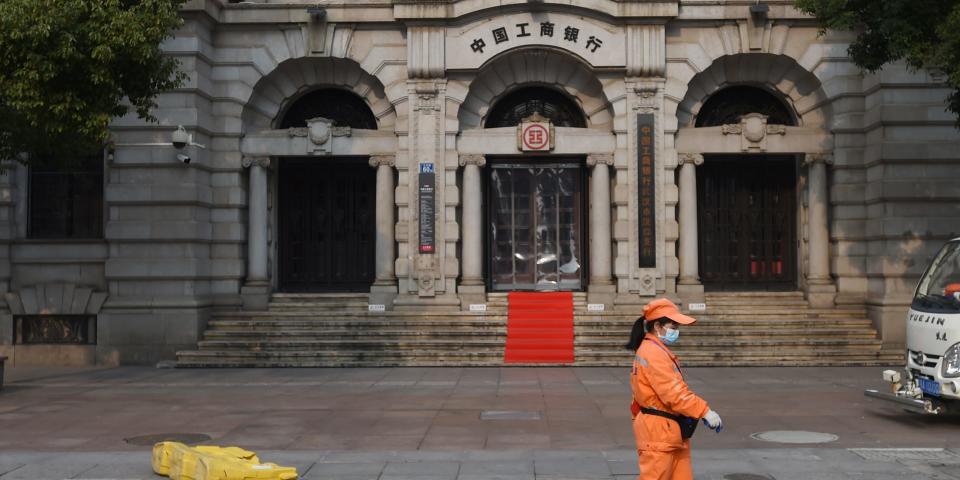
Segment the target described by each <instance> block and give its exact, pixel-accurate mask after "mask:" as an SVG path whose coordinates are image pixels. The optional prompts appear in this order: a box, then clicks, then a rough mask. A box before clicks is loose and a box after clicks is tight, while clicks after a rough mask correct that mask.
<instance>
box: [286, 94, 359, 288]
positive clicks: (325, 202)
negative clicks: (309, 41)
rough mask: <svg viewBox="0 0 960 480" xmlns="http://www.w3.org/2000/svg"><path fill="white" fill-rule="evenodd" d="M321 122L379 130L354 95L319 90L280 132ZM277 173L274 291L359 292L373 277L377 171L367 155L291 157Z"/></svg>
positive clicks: (301, 101) (293, 110)
mask: <svg viewBox="0 0 960 480" xmlns="http://www.w3.org/2000/svg"><path fill="white" fill-rule="evenodd" d="M317 117H322V118H326V119H329V120H332V121H333V126H334V127H351V128H356V129H376V128H377V120H376V117H375V116H374V115H373V112H372V111H371V110H370V107H369V106H368V105H367V103H366V102H365V101H364V99H362V98H360V97H359V96H357V95H356V94H354V93H353V92H351V91H348V90H345V89H340V88H322V89H317V90H313V91H310V92H307V93H305V94H302V95H301V96H300V97H298V98H296V99H295V100H294V101H293V102H292V103H291V104H290V105H289V106H288V107H287V108H286V109H285V110H284V113H282V114H281V116H280V117H279V119H278V120H279V121H278V122H277V127H278V128H296V127H306V126H307V120H309V119H313V118H317ZM279 163H280V166H279V175H278V180H277V181H278V186H277V189H278V195H277V197H278V201H279V212H278V233H279V235H278V237H279V248H278V258H279V262H278V274H279V280H280V281H279V288H280V290H282V291H287V292H364V291H369V288H370V284H371V283H373V280H374V275H375V271H374V269H375V265H374V259H375V256H376V255H375V254H376V238H375V234H376V213H375V211H376V210H375V209H376V191H375V186H376V177H375V175H376V171H375V170H374V169H372V168H370V166H369V165H368V164H367V158H366V157H333V158H330V157H322V158H316V157H289V158H282V159H280V162H279Z"/></svg>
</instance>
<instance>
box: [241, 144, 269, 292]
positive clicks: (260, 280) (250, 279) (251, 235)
mask: <svg viewBox="0 0 960 480" xmlns="http://www.w3.org/2000/svg"><path fill="white" fill-rule="evenodd" d="M242 164H243V166H244V168H247V169H248V170H249V171H250V174H249V182H250V185H249V189H248V191H247V215H248V218H247V278H246V281H245V282H244V284H243V287H241V288H240V296H241V298H242V299H243V308H244V310H265V309H266V308H267V304H268V303H269V301H270V279H269V277H268V275H267V170H268V169H269V168H270V157H244V158H243V162H242Z"/></svg>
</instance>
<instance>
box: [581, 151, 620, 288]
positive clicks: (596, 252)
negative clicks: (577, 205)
mask: <svg viewBox="0 0 960 480" xmlns="http://www.w3.org/2000/svg"><path fill="white" fill-rule="evenodd" d="M612 165H613V155H612V154H593V155H588V156H587V166H589V167H591V170H592V171H591V174H590V242H589V245H590V263H589V264H590V283H589V285H588V286H587V292H588V293H587V300H588V301H589V302H590V303H603V304H607V305H612V304H613V301H614V299H615V297H616V291H617V290H616V285H614V284H613V280H612V272H613V260H612V258H613V256H612V255H611V252H610V239H611V231H610V167H611V166H612Z"/></svg>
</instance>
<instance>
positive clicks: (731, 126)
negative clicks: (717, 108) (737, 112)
mask: <svg viewBox="0 0 960 480" xmlns="http://www.w3.org/2000/svg"><path fill="white" fill-rule="evenodd" d="M720 131H721V132H723V134H724V135H731V134H735V135H740V134H741V133H743V129H742V128H740V124H739V123H728V124H726V125H721V126H720Z"/></svg>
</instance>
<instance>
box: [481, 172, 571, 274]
mask: <svg viewBox="0 0 960 480" xmlns="http://www.w3.org/2000/svg"><path fill="white" fill-rule="evenodd" d="M488 171H489V177H488V178H487V222H486V224H487V225H488V227H487V232H486V236H487V246H488V252H489V254H488V255H487V258H488V263H487V273H488V274H487V278H489V279H490V289H491V290H496V291H505V290H548V291H557V290H561V291H570V290H580V289H582V287H583V276H584V273H585V271H586V268H585V267H584V265H585V261H584V255H585V253H586V250H585V249H584V234H583V225H584V221H585V218H584V210H585V208H584V195H583V193H584V192H583V184H584V180H583V169H582V168H581V162H578V161H575V160H571V159H563V160H558V159H552V158H551V159H550V160H544V161H539V162H538V161H531V160H530V159H529V158H528V159H523V158H516V159H505V160H500V161H496V162H492V163H491V165H490V166H489V168H488Z"/></svg>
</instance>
